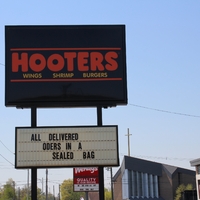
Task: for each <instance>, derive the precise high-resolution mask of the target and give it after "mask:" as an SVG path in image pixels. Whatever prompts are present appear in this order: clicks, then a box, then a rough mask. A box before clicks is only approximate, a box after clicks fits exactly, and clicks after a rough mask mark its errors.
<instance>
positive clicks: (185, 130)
mask: <svg viewBox="0 0 200 200" xmlns="http://www.w3.org/2000/svg"><path fill="white" fill-rule="evenodd" d="M199 10H200V1H197V0H196V1H195V0H194V1H188V0H176V1H174V0H167V1H161V0H151V1H150V0H126V1H119V0H115V1H114V0H109V1H105V0H104V1H98V0H97V1H92V0H90V1H89V0H84V1H81V0H79V1H78V0H73V1H64V0H60V1H39V0H34V1H32V0H30V1H24V0H20V1H11V0H7V1H1V2H0V81H1V84H0V130H1V132H0V141H1V142H0V154H1V155H2V156H3V157H4V158H3V157H2V156H0V185H2V184H4V183H5V182H6V181H7V180H8V178H13V179H14V180H15V181H16V184H17V186H19V187H21V186H23V184H25V183H26V180H27V171H26V170H15V169H14V167H13V166H12V165H11V164H10V163H9V162H11V163H13V164H14V154H13V153H14V151H15V127H16V126H30V109H23V110H21V109H16V108H6V107H5V103H4V93H5V65H4V64H5V35H4V28H5V25H87V24H97V25H98V24H125V25H126V55H127V80H128V81H127V87H128V105H127V106H118V107H116V108H109V109H104V110H103V124H104V125H118V126H119V156H120V161H122V158H123V155H127V151H128V148H127V137H126V136H125V134H127V128H129V129H130V133H131V134H132V136H131V137H130V142H131V156H136V157H138V158H142V159H147V160H153V161H155V162H161V163H165V164H170V165H174V166H179V167H183V168H188V169H193V168H192V167H190V163H189V162H190V160H192V159H195V158H199V157H200V155H199V131H200V126H199V124H200V123H199V122H200V78H199V76H200V67H199V66H200V56H199V55H200V26H199V19H200V12H199ZM136 105H138V106H144V107H146V108H142V107H138V106H136ZM147 108H153V109H158V110H164V111H169V112H161V111H156V110H152V109H147ZM175 113H182V114H188V115H191V116H186V115H179V114H175ZM193 115H195V116H196V117H194V116H193ZM85 116H86V117H85ZM96 123H97V120H96V109H95V108H73V109H72V108H71V109H67V108H65V109H38V122H37V124H38V126H50V125H51V126H59V125H61V126H71V125H96ZM4 145H5V146H6V147H5V146H4ZM8 149H9V150H8ZM10 151H11V152H13V153H11V152H10ZM5 158H6V159H7V160H9V162H8V161H6V160H5ZM116 170H117V168H115V169H114V171H116ZM38 178H39V179H42V178H45V170H38ZM68 178H72V170H71V169H50V170H49V181H50V183H51V184H55V185H58V183H61V182H62V181H63V180H64V179H68ZM105 182H106V183H108V182H109V173H108V172H106V171H105ZM39 184H40V185H39ZM38 186H39V187H41V183H40V181H39V182H38ZM56 187H57V186H56Z"/></svg>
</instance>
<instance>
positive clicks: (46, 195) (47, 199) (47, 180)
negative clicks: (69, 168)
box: [46, 169, 48, 200]
mask: <svg viewBox="0 0 200 200" xmlns="http://www.w3.org/2000/svg"><path fill="white" fill-rule="evenodd" d="M46 200H48V169H46Z"/></svg>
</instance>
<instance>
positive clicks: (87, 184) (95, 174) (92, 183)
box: [73, 167, 99, 192]
mask: <svg viewBox="0 0 200 200" xmlns="http://www.w3.org/2000/svg"><path fill="white" fill-rule="evenodd" d="M73 171H74V179H73V180H74V191H75V192H80V191H99V171H98V168H97V167H87V168H84V167H81V168H74V170H73Z"/></svg>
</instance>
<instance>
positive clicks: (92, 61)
mask: <svg viewBox="0 0 200 200" xmlns="http://www.w3.org/2000/svg"><path fill="white" fill-rule="evenodd" d="M117 58H118V53H117V52H115V51H108V52H107V53H105V54H103V53H101V52H86V51H83V52H64V53H63V54H58V53H53V54H51V55H50V56H48V57H45V56H44V55H43V54H42V53H33V54H31V55H29V54H28V53H25V52H22V53H21V52H13V53H12V72H19V71H21V72H29V70H32V71H33V72H42V71H43V70H44V69H45V68H48V69H49V70H50V71H52V72H60V71H62V70H63V71H67V72H73V71H74V70H78V71H80V72H88V71H93V72H95V71H115V70H117V68H118V62H117Z"/></svg>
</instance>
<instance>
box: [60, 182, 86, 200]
mask: <svg viewBox="0 0 200 200" xmlns="http://www.w3.org/2000/svg"><path fill="white" fill-rule="evenodd" d="M60 189H61V197H62V200H80V197H81V196H83V197H84V196H85V193H84V192H74V191H73V180H72V179H68V180H64V181H63V183H62V184H61V186H60Z"/></svg>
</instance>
